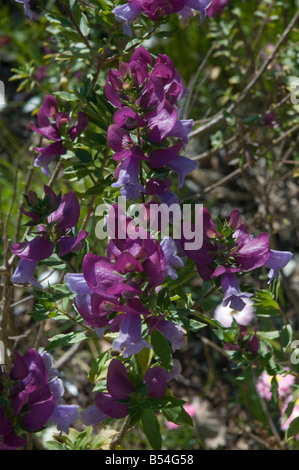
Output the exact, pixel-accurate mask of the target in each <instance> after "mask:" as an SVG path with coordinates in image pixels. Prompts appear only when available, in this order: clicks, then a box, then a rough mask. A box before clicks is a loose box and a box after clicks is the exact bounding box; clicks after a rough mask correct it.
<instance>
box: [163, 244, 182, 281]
mask: <svg viewBox="0 0 299 470" xmlns="http://www.w3.org/2000/svg"><path fill="white" fill-rule="evenodd" d="M161 247H162V250H163V252H164V254H165V258H166V273H167V274H168V275H169V276H170V277H171V279H177V278H178V275H177V272H176V270H175V269H178V268H182V267H183V266H184V261H183V260H182V258H180V257H179V256H178V255H177V246H176V242H175V241H174V240H173V238H164V239H163V240H162V242H161Z"/></svg>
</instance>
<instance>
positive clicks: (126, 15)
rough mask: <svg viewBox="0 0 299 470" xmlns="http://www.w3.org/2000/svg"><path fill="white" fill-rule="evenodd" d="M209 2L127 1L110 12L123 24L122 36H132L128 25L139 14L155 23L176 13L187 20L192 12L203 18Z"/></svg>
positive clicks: (202, 0) (204, 0) (178, 0)
mask: <svg viewBox="0 0 299 470" xmlns="http://www.w3.org/2000/svg"><path fill="white" fill-rule="evenodd" d="M214 1H217V0H214ZM211 2H212V0H174V1H173V0H163V1H161V0H128V3H125V4H124V5H121V6H118V7H116V8H114V10H112V11H113V13H114V14H115V18H116V21H119V22H120V23H123V32H124V34H126V35H127V36H132V30H131V27H130V23H131V22H132V21H134V20H135V18H137V16H139V15H141V14H142V15H146V16H147V17H148V18H149V19H150V20H152V21H157V20H158V19H159V18H162V17H163V16H169V15H172V14H176V13H177V14H179V15H180V16H181V17H183V18H187V17H188V16H190V15H191V14H192V10H197V11H199V12H200V14H201V16H202V17H203V18H204V17H205V16H206V9H207V7H208V6H209V5H210V4H211Z"/></svg>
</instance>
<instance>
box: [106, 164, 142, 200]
mask: <svg viewBox="0 0 299 470" xmlns="http://www.w3.org/2000/svg"><path fill="white" fill-rule="evenodd" d="M139 171H140V163H139V160H138V159H137V158H134V157H128V158H126V159H125V161H124V162H123V163H122V165H121V167H120V169H119V172H118V179H117V182H116V183H113V184H112V185H111V186H112V187H113V188H119V187H121V190H120V194H121V196H122V197H123V198H125V199H134V200H138V199H139V198H140V196H141V193H144V191H145V189H144V187H143V186H142V184H140V183H139V179H138V178H139Z"/></svg>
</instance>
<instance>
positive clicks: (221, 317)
mask: <svg viewBox="0 0 299 470" xmlns="http://www.w3.org/2000/svg"><path fill="white" fill-rule="evenodd" d="M243 301H244V303H245V307H244V308H243V309H242V310H241V311H238V310H234V309H233V308H231V307H229V306H224V305H223V304H220V305H218V306H217V307H216V309H215V312H214V318H215V320H217V321H218V322H219V323H221V324H222V325H223V326H224V327H225V328H229V327H230V326H231V325H232V322H233V319H235V320H236V322H237V323H238V324H239V325H243V326H247V325H249V324H250V323H251V321H252V320H253V319H254V317H255V311H254V306H253V302H252V300H250V299H249V298H246V297H245V298H243Z"/></svg>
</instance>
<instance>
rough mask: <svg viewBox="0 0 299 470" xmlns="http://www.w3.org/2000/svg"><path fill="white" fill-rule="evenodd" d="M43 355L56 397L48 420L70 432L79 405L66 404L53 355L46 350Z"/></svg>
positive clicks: (61, 429) (51, 387) (58, 427)
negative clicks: (54, 366) (53, 364)
mask: <svg viewBox="0 0 299 470" xmlns="http://www.w3.org/2000/svg"><path fill="white" fill-rule="evenodd" d="M41 357H42V358H43V361H44V363H45V365H46V367H47V371H48V377H49V388H50V390H51V393H52V394H53V396H54V398H55V407H54V410H53V413H52V414H51V416H50V417H49V420H48V421H49V422H51V423H54V424H56V425H57V429H58V431H61V432H65V433H66V434H68V433H69V425H70V424H71V423H72V422H73V421H75V419H76V418H77V416H78V414H79V411H78V406H77V405H66V404H65V401H64V400H63V398H62V397H63V395H64V385H63V382H62V380H61V379H60V378H59V377H58V372H57V371H56V370H55V369H53V367H52V363H53V359H52V356H51V355H50V354H48V353H46V352H42V353H41Z"/></svg>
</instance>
